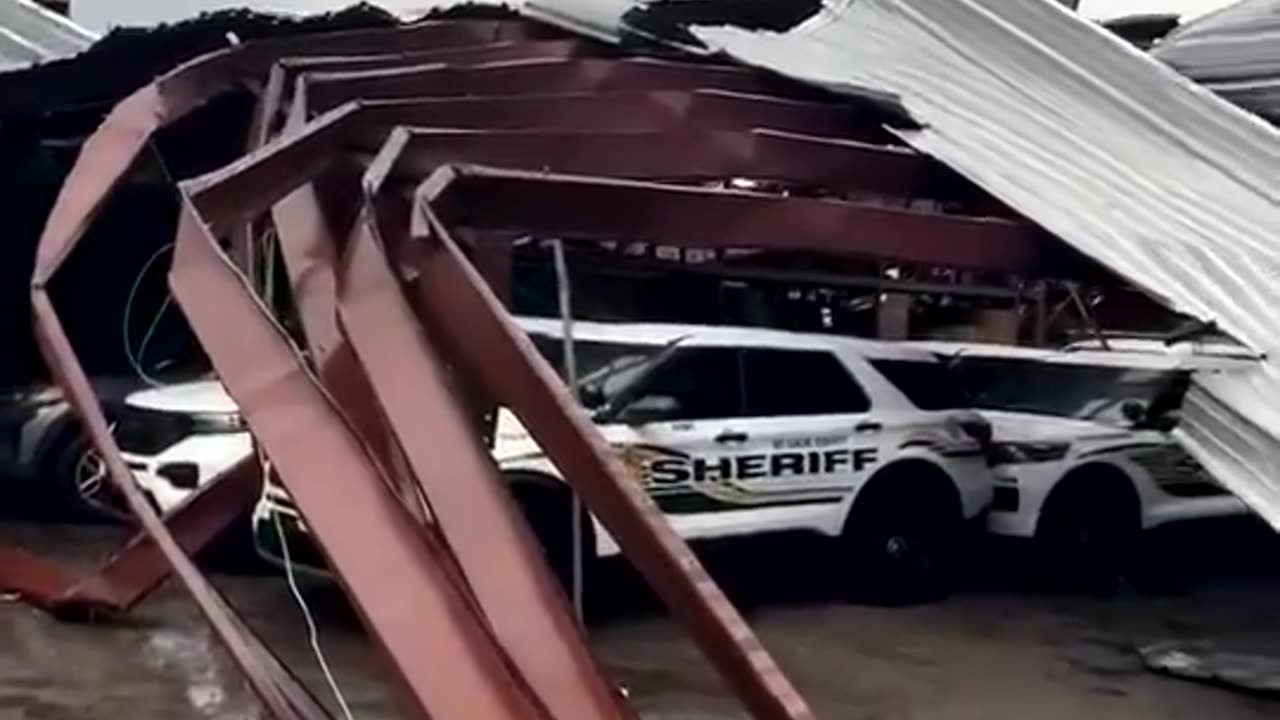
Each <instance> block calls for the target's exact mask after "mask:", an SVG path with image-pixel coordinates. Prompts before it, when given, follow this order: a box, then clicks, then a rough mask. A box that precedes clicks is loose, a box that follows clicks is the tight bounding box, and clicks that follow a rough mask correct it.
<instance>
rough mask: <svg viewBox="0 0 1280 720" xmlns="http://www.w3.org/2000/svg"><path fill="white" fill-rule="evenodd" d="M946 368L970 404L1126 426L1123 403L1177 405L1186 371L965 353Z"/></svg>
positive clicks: (1161, 411) (1160, 408)
mask: <svg viewBox="0 0 1280 720" xmlns="http://www.w3.org/2000/svg"><path fill="white" fill-rule="evenodd" d="M952 369H953V370H954V371H955V374H956V376H957V377H959V378H960V381H961V382H962V383H963V384H964V387H965V390H966V392H967V393H968V394H969V396H970V397H971V398H972V401H973V403H974V406H975V407H979V408H984V409H987V410H1006V411H1011V412H1029V413H1037V414H1041V415H1056V416H1058V417H1068V418H1076V419H1080V420H1092V421H1095V422H1102V423H1107V424H1110V425H1119V426H1129V425H1132V424H1133V423H1132V421H1131V420H1130V419H1128V418H1126V417H1125V413H1124V409H1123V406H1124V404H1125V403H1126V402H1130V401H1136V402H1139V403H1142V406H1143V407H1144V408H1146V409H1147V413H1148V415H1149V416H1151V417H1155V416H1167V415H1171V414H1172V413H1174V412H1175V411H1176V410H1177V409H1178V407H1179V406H1180V405H1181V404H1182V395H1183V393H1184V392H1185V390H1186V387H1187V384H1188V381H1189V375H1188V374H1187V373H1186V372H1184V371H1178V370H1147V369H1138V368H1125V367H1109V366H1100V365H1074V364H1072V365H1067V364H1059V363H1049V362H1040V361H1035V360H1017V359H1006V358H965V357H960V358H958V359H956V360H954V361H953V365H952Z"/></svg>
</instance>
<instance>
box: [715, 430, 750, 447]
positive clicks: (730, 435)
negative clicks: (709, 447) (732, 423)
mask: <svg viewBox="0 0 1280 720" xmlns="http://www.w3.org/2000/svg"><path fill="white" fill-rule="evenodd" d="M746 441H747V434H746V433H744V432H734V431H732V430H725V431H724V432H722V433H720V434H719V435H717V436H716V442H718V443H724V444H729V443H735V444H736V443H744V442H746Z"/></svg>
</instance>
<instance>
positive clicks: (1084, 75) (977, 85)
mask: <svg viewBox="0 0 1280 720" xmlns="http://www.w3.org/2000/svg"><path fill="white" fill-rule="evenodd" d="M1272 4H1274V3H1272ZM528 7H529V8H530V9H531V10H532V12H534V13H536V14H537V15H538V16H540V17H544V18H546V19H548V20H551V21H559V22H565V24H566V25H568V26H571V27H576V28H583V27H589V28H591V30H592V32H593V33H594V34H596V35H597V36H608V37H613V38H615V39H617V38H620V37H622V36H623V35H624V34H626V33H628V32H634V31H635V30H636V29H637V28H636V25H637V23H636V19H637V11H636V7H637V6H635V5H633V4H630V3H624V2H611V3H608V4H607V7H606V4H599V3H588V2H586V1H585V0H529V3H528ZM723 7H725V8H726V10H725V11H724V12H723V13H722V18H723V23H722V24H720V25H719V26H717V27H710V26H708V27H695V28H692V36H693V37H695V38H696V40H697V41H698V42H701V43H704V44H705V46H706V48H707V49H710V50H713V51H714V50H719V51H723V52H724V53H727V54H728V55H729V56H731V57H733V58H736V59H738V60H740V61H742V62H744V63H746V64H749V65H754V66H757V67H761V68H766V69H769V70H772V71H774V72H777V73H780V74H782V75H784V76H787V77H791V78H795V79H798V80H801V81H803V82H807V83H810V84H813V85H818V86H821V87H823V88H826V89H828V90H831V91H832V92H836V93H842V94H846V95H852V96H867V95H871V96H873V97H877V98H883V97H894V98H896V99H897V100H898V101H899V102H900V103H901V106H902V107H903V108H904V109H905V111H906V112H907V113H909V114H910V115H911V117H912V118H914V119H915V120H917V121H918V123H919V127H916V128H904V129H897V130H894V132H895V133H896V134H897V135H898V136H899V137H901V138H902V139H903V140H904V141H906V142H907V143H908V144H910V145H911V146H912V147H914V148H916V149H917V150H920V151H921V152H923V153H926V154H929V155H931V156H933V157H935V158H937V159H939V160H941V161H942V162H943V163H945V164H947V165H949V166H950V167H951V168H953V169H954V170H956V171H958V172H960V173H961V174H962V175H964V176H965V177H967V178H969V179H970V180H972V181H973V182H974V183H976V184H977V185H979V186H980V187H982V188H983V189H985V190H987V191H988V192H990V193H991V194H992V195H994V196H996V197H997V198H999V199H1000V200H1001V201H1003V202H1004V203H1006V204H1008V205H1009V206H1010V207H1012V208H1014V209H1015V210H1017V211H1018V212H1020V213H1021V214H1023V215H1025V216H1026V217H1028V218H1030V219H1032V220H1034V221H1035V222H1037V223H1038V224H1039V225H1041V226H1042V227H1044V228H1046V229H1047V230H1049V231H1050V232H1052V233H1053V234H1055V235H1056V236H1058V237H1059V238H1061V239H1063V240H1065V241H1066V242H1068V243H1070V244H1071V245H1073V246H1075V247H1076V248H1077V249H1079V250H1081V251H1083V252H1084V253H1086V254H1087V255H1089V256H1090V257H1092V258H1094V259H1096V260H1098V261H1100V262H1102V263H1103V264H1105V265H1106V266H1107V267H1109V268H1110V269H1112V270H1114V271H1115V272H1117V273H1118V274H1120V275H1121V276H1123V277H1125V278H1126V279H1128V280H1129V281H1131V282H1133V283H1134V284H1135V285H1136V286H1137V287H1140V288H1142V289H1144V290H1145V291H1146V292H1148V293H1150V294H1151V295H1152V296H1153V297H1155V298H1157V299H1159V300H1160V301H1161V302H1163V303H1164V304H1165V305H1167V306H1169V307H1171V308H1173V309H1175V310H1178V311H1180V312H1184V313H1187V314H1189V315H1191V316H1193V317H1197V318H1201V319H1203V320H1205V321H1209V322H1214V323H1217V324H1218V325H1219V326H1220V327H1222V328H1223V329H1225V330H1227V331H1228V332H1231V333H1232V334H1234V335H1236V336H1237V337H1239V338H1240V339H1241V340H1242V341H1244V342H1246V343H1247V344H1249V345H1251V346H1252V347H1253V348H1254V349H1256V350H1258V351H1260V352H1263V353H1265V354H1266V355H1267V356H1269V357H1270V358H1276V357H1278V356H1280V352H1278V351H1280V328H1277V324H1276V322H1275V319H1274V317H1275V316H1274V309H1275V308H1276V307H1280V284H1277V283H1276V278H1277V277H1278V276H1280V244H1277V242H1276V240H1275V239H1274V232H1275V228H1277V227H1280V133H1278V132H1277V131H1276V130H1275V128H1273V127H1271V126H1270V125H1268V124H1266V123H1264V122H1262V121H1261V120H1259V119H1258V118H1257V117H1256V116H1253V115H1250V114H1248V113H1246V112H1244V111H1242V110H1241V109H1239V108H1237V107H1235V106H1233V105H1231V104H1229V103H1227V102H1225V101H1223V100H1222V99H1221V98H1219V97H1217V96H1215V95H1214V94H1212V93H1211V92H1209V91H1207V90H1205V89H1204V88H1203V87H1200V86H1197V85H1196V84H1194V83H1193V82H1191V81H1190V80H1188V79H1186V78H1184V77H1181V76H1179V75H1178V74H1177V73H1176V72H1174V71H1173V70H1171V69H1170V68H1168V67H1166V66H1164V65H1162V64H1160V63H1159V62H1157V61H1155V60H1153V59H1151V58H1150V57H1148V56H1146V55H1144V54H1142V53H1141V52H1139V51H1138V50H1136V49H1135V48H1133V47H1130V46H1128V45H1127V44H1125V43H1124V42H1122V41H1120V40H1118V39H1117V38H1115V37H1114V36H1112V35H1111V34H1110V33H1108V32H1106V31H1105V30H1103V29H1102V28H1100V27H1098V26H1095V25H1093V24H1091V23H1089V22H1086V21H1085V20H1083V19H1081V18H1080V17H1079V16H1077V15H1075V14H1073V13H1072V12H1070V11H1068V10H1066V9H1063V8H1061V7H1060V6H1058V5H1056V4H1054V3H1051V2H1047V1H1046V0H953V1H950V2H945V3H940V2H934V1H933V0H828V2H825V3H824V4H823V6H822V8H821V10H820V11H818V12H817V13H816V14H814V15H813V16H812V17H810V18H808V19H807V20H805V21H804V22H801V23H799V24H797V25H795V26H794V27H791V28H790V29H788V30H785V31H783V32H771V31H761V30H747V29H743V28H740V27H734V26H733V24H734V11H733V10H732V8H731V6H730V5H729V4H725V5H723ZM640 12H646V11H640ZM644 31H645V32H647V29H645V30H644ZM677 41H678V42H679V41H680V38H677ZM685 44H687V41H685ZM1237 383H1249V384H1248V385H1247V386H1240V385H1237ZM1259 397H1262V398H1269V399H1271V401H1270V402H1271V404H1275V400H1276V399H1280V365H1276V364H1275V363H1274V361H1269V362H1267V363H1266V364H1265V367H1264V368H1262V369H1261V370H1259V372H1258V373H1257V374H1256V375H1255V376H1254V377H1252V378H1250V379H1247V380H1242V379H1232V378H1227V377H1224V376H1213V377H1205V378H1202V379H1201V381H1200V382H1199V384H1198V385H1197V386H1196V389H1195V391H1194V392H1193V393H1192V394H1191V398H1190V401H1189V403H1188V406H1187V408H1186V411H1185V415H1184V428H1183V430H1182V431H1181V432H1182V436H1183V437H1184V439H1185V440H1186V441H1187V443H1188V446H1189V447H1190V448H1191V450H1192V451H1193V452H1194V453H1195V454H1196V455H1197V457H1198V459H1200V460H1201V461H1202V462H1204V463H1205V464H1206V465H1207V466H1209V467H1210V468H1212V469H1213V470H1215V471H1216V472H1217V473H1218V476H1219V479H1220V480H1222V481H1223V482H1224V483H1225V484H1226V485H1227V486H1228V487H1230V488H1231V489H1232V490H1233V491H1235V492H1236V493H1237V494H1238V495H1240V496H1241V497H1242V498H1244V499H1245V500H1246V501H1248V502H1250V504H1251V505H1252V506H1253V507H1254V509H1255V510H1257V511H1258V512H1259V513H1261V514H1262V515H1263V516H1264V517H1266V518H1267V519H1268V520H1269V521H1270V522H1271V524H1272V525H1274V526H1276V527H1277V528H1280V488H1277V487H1276V485H1274V484H1273V483H1272V482H1271V481H1267V482H1264V481H1263V477H1264V476H1265V475H1266V472H1265V470H1266V469H1267V468H1269V467H1270V462H1271V458H1274V457H1276V456H1277V455H1276V453H1275V450H1276V448H1280V417H1275V416H1272V414H1271V413H1270V411H1269V410H1267V408H1266V407H1259V405H1260V404H1265V403H1259V402H1258V401H1257V398H1259ZM1246 401H1247V402H1246ZM1211 408H1212V410H1213V415H1212V416H1210V409H1211ZM1267 452H1269V453H1271V454H1270V455H1267V454H1266V453H1267Z"/></svg>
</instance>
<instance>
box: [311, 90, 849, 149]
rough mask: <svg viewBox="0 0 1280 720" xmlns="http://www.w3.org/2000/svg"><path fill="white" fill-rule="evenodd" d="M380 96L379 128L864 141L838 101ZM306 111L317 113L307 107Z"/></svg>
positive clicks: (672, 93) (710, 93)
mask: <svg viewBox="0 0 1280 720" xmlns="http://www.w3.org/2000/svg"><path fill="white" fill-rule="evenodd" d="M526 90H527V91H528V92H527V93H521V94H519V95H498V96H475V95H469V96H466V97H438V98H430V97H428V98H411V99H400V100H394V99H392V100H380V99H377V98H373V97H371V96H369V95H362V96H361V98H360V100H359V102H360V104H361V106H362V107H364V109H365V112H366V113H368V114H369V115H372V116H377V117H381V118H385V120H383V121H382V122H381V123H379V125H378V126H379V127H388V126H393V125H409V126H421V127H432V128H457V129H472V130H612V131H615V132H620V131H637V130H648V131H672V130H680V129H686V130H693V129H706V130H750V129H753V128H768V129H771V130H777V131H781V132H791V133H797V134H802V135H814V136H821V137H831V138H845V139H867V138H868V137H869V136H870V133H869V132H868V130H867V128H866V127H865V126H863V125H862V124H860V123H859V122H858V120H857V118H856V116H854V115H853V114H852V113H850V112H849V111H848V110H847V109H845V108H843V107H841V106H839V105H830V104H825V103H815V102H801V101H796V100H786V99H783V98H777V97H771V96H768V95H749V94H744V93H737V92H729V91H725V90H650V91H643V92H640V91H633V92H603V93H595V92H574V93H546V92H543V91H541V90H540V89H539V88H526ZM307 111H308V113H309V115H308V117H310V116H311V115H312V114H315V113H316V110H315V109H314V108H310V107H308V108H307Z"/></svg>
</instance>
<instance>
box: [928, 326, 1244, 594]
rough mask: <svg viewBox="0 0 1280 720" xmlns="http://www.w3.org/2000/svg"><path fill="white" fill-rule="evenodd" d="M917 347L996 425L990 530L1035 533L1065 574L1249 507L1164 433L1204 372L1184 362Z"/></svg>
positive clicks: (1090, 353)
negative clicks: (1169, 528) (1156, 536)
mask: <svg viewBox="0 0 1280 720" xmlns="http://www.w3.org/2000/svg"><path fill="white" fill-rule="evenodd" d="M913 344H914V345H916V346H917V347H921V348H923V349H929V350H932V351H934V352H936V353H938V354H939V355H940V356H941V357H943V358H945V359H947V361H948V363H949V365H950V368H951V370H952V372H953V373H954V374H955V376H956V377H957V378H958V379H959V380H960V381H961V382H962V383H963V385H964V387H965V388H966V390H967V391H968V393H969V395H970V397H971V401H972V403H973V404H974V405H975V407H977V408H978V409H979V410H980V411H981V412H982V413H983V415H984V416H985V417H986V418H987V419H988V420H990V421H991V423H992V429H993V440H992V462H993V465H994V468H993V469H994V473H995V482H996V487H995V497H994V500H993V502H992V507H991V513H990V515H989V522H988V528H989V530H990V531H991V532H993V533H996V534H999V535H1010V536H1016V537H1027V538H1032V537H1034V538H1036V539H1037V540H1038V541H1040V544H1041V545H1042V547H1043V549H1044V550H1046V551H1048V553H1050V559H1051V560H1052V561H1054V562H1056V563H1059V564H1061V565H1062V566H1065V567H1062V566H1060V567H1059V568H1057V569H1060V570H1063V571H1070V570H1075V571H1077V572H1089V573H1092V574H1095V575H1101V574H1103V573H1109V574H1110V575H1111V576H1114V574H1115V573H1114V572H1113V571H1118V570H1119V569H1120V568H1119V567H1118V563H1120V562H1121V561H1123V560H1124V559H1125V556H1126V554H1127V553H1128V551H1129V550H1130V549H1131V545H1132V543H1133V541H1134V540H1136V538H1137V535H1138V533H1140V532H1141V531H1143V530H1149V529H1152V528H1155V527H1159V526H1161V525H1165V524H1168V523H1171V522H1175V521H1183V520H1197V519H1205V518H1214V517H1223V516H1234V515H1243V514H1246V513H1247V512H1248V510H1247V508H1246V506H1245V504H1244V503H1243V502H1242V501H1241V500H1239V499H1238V498H1236V497H1235V496H1234V495H1232V494H1231V493H1230V492H1229V491H1227V490H1226V489H1225V488H1223V487H1222V486H1221V485H1219V484H1218V483H1217V482H1215V481H1214V479H1213V478H1212V477H1210V476H1209V475H1208V474H1207V473H1206V472H1205V471H1204V470H1203V469H1202V468H1201V467H1200V465H1199V464H1198V463H1197V462H1196V461H1195V460H1194V459H1193V458H1192V457H1191V456H1190V455H1189V454H1187V452H1186V451H1185V450H1183V449H1182V448H1181V446H1179V445H1178V444H1177V443H1176V442H1174V441H1173V439H1172V438H1171V437H1170V436H1169V434H1168V430H1170V429H1172V427H1173V426H1174V425H1175V424H1176V420H1177V410H1178V407H1179V406H1180V405H1181V400H1182V394H1183V393H1184V391H1185V390H1186V387H1187V384H1188V382H1189V380H1190V374H1191V372H1192V371H1193V370H1196V369H1198V366H1197V365H1196V364H1195V363H1190V362H1188V360H1187V359H1186V358H1183V357H1179V356H1175V355H1156V354H1152V353H1146V352H1131V351H1124V350H1119V349H1116V350H1110V351H1102V350H1092V349H1087V348H1082V349H1067V350H1044V349H1035V348H1024V347H1010V346H1003V345H983V344H962V343H938V342H930V343H913ZM1213 367H1214V368H1215V369H1220V368H1219V366H1218V365H1214V366H1213Z"/></svg>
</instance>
